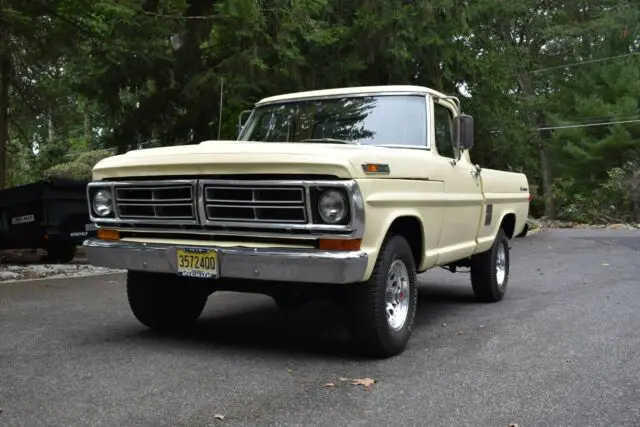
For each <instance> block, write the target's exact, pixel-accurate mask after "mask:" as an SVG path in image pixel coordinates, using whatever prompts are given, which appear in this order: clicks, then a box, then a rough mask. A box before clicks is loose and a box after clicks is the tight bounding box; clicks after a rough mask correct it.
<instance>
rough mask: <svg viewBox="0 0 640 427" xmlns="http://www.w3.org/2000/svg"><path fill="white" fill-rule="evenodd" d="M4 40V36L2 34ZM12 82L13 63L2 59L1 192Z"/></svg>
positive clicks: (0, 69) (0, 80)
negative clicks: (10, 85)
mask: <svg viewBox="0 0 640 427" xmlns="http://www.w3.org/2000/svg"><path fill="white" fill-rule="evenodd" d="M0 40H4V34H0ZM10 81H11V61H10V59H9V58H0V190H2V189H4V188H5V186H6V183H7V181H6V178H7V144H8V142H9V83H10Z"/></svg>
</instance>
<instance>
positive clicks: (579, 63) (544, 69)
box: [531, 52, 640, 73]
mask: <svg viewBox="0 0 640 427" xmlns="http://www.w3.org/2000/svg"><path fill="white" fill-rule="evenodd" d="M636 55H640V52H631V53H625V54H623V55H616V56H608V57H606V58H596V59H588V60H586V61H580V62H574V63H570V64H563V65H556V66H554V67H547V68H540V69H537V70H533V71H531V73H541V72H543V71H549V70H557V69H560V68H568V67H575V66H578V65H587V64H593V63H595V62H602V61H609V60H612V59H619V58H627V57H630V56H636Z"/></svg>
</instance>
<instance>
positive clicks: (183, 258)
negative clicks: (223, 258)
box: [176, 248, 218, 278]
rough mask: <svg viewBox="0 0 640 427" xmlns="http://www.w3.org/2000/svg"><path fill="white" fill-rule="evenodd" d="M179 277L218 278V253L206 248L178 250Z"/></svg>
mask: <svg viewBox="0 0 640 427" xmlns="http://www.w3.org/2000/svg"><path fill="white" fill-rule="evenodd" d="M176 262H177V265H178V275H179V276H187V277H198V278H212V277H217V276H218V253H217V252H216V251H215V250H212V249H206V248H178V249H176Z"/></svg>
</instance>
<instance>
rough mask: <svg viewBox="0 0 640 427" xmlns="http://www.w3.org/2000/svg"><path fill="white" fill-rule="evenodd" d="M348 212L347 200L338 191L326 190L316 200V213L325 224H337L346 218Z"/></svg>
mask: <svg viewBox="0 0 640 427" xmlns="http://www.w3.org/2000/svg"><path fill="white" fill-rule="evenodd" d="M348 212H349V206H348V203H347V199H346V197H345V196H344V194H343V193H341V192H339V191H336V190H327V191H325V192H324V193H322V194H321V195H320V197H319V198H318V213H319V214H320V218H322V220H323V221H324V222H326V223H327V224H337V223H339V222H340V221H342V220H343V219H344V218H345V217H346V216H347V213H348Z"/></svg>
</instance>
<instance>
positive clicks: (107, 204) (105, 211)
mask: <svg viewBox="0 0 640 427" xmlns="http://www.w3.org/2000/svg"><path fill="white" fill-rule="evenodd" d="M93 211H94V212H95V213H96V215H98V216H108V215H110V214H111V212H112V211H113V199H112V198H111V192H110V191H109V190H99V191H98V192H96V194H95V195H94V196H93Z"/></svg>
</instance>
